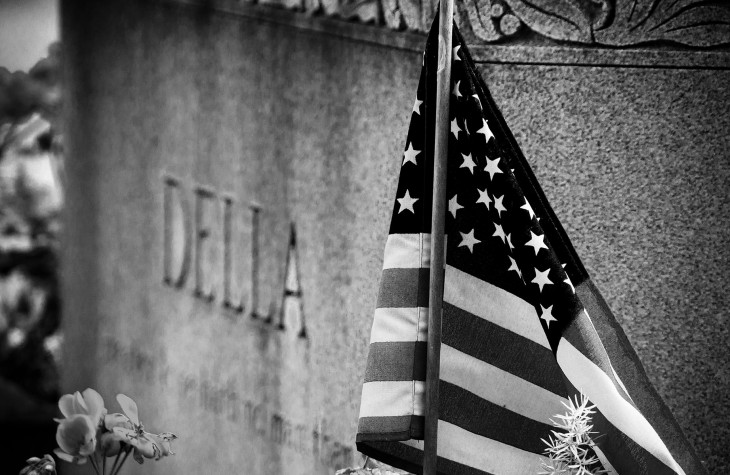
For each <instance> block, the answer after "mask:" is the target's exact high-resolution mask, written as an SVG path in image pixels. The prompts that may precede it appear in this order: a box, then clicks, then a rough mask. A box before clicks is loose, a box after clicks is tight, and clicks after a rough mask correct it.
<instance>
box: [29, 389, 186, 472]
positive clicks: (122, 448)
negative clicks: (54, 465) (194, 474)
mask: <svg viewBox="0 0 730 475" xmlns="http://www.w3.org/2000/svg"><path fill="white" fill-rule="evenodd" d="M117 402H118V403H119V406H120V407H121V409H122V412H123V414H122V413H114V414H109V413H108V412H107V410H106V408H105V407H104V400H103V399H102V397H101V395H100V394H99V393H98V392H96V391H94V390H93V389H90V388H89V389H86V390H85V391H84V392H83V393H79V392H78V391H77V392H75V393H74V394H65V395H63V396H61V399H59V401H58V407H59V409H60V410H61V414H63V417H64V418H63V419H56V422H58V429H57V430H56V442H57V443H58V446H59V448H58V449H56V450H55V451H54V453H55V454H56V456H57V457H58V458H59V459H61V460H64V461H66V462H70V463H76V464H85V463H86V462H87V461H88V462H89V463H90V465H91V466H92V467H93V469H94V472H95V473H96V474H97V475H116V474H118V473H119V471H120V470H121V468H122V466H123V465H124V462H125V461H126V460H127V457H128V456H129V454H130V453H131V454H132V457H133V458H134V460H136V461H137V462H138V463H143V462H144V459H145V458H148V459H154V460H159V459H161V458H162V457H165V456H167V455H170V454H173V452H172V449H171V447H170V444H171V442H172V441H173V440H175V439H176V438H177V436H175V435H174V434H172V433H170V432H162V433H160V434H152V433H150V432H147V431H145V430H144V426H143V425H142V424H141V423H140V421H139V415H138V414H139V413H138V411H137V404H136V403H135V402H134V401H133V400H132V398H130V397H128V396H125V395H124V394H118V395H117ZM46 457H48V458H49V459H50V457H49V456H46ZM112 457H113V458H114V459H113V461H112V462H111V464H109V467H107V465H108V464H107V459H110V458H112ZM43 461H44V459H29V461H28V462H29V464H31V462H33V463H35V464H38V462H43ZM44 466H45V467H47V466H48V464H47V463H46V465H44ZM107 468H109V470H108V471H107ZM26 469H28V467H27V468H26ZM54 472H55V470H54ZM21 473H33V472H30V471H29V472H21ZM38 473H42V472H38ZM50 473H53V472H50Z"/></svg>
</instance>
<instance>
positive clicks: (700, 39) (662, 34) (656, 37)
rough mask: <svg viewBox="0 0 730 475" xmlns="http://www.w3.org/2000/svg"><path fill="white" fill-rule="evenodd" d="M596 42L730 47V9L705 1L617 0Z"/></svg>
mask: <svg viewBox="0 0 730 475" xmlns="http://www.w3.org/2000/svg"><path fill="white" fill-rule="evenodd" d="M595 37H596V41H597V42H598V43H601V44H606V45H612V46H629V45H638V44H642V43H648V42H655V41H666V42H673V43H679V44H683V45H688V46H694V47H709V46H718V45H726V44H730V5H728V4H727V2H713V3H710V2H707V1H704V0H617V1H616V5H615V9H614V15H613V21H612V22H611V24H610V25H608V27H607V28H605V29H602V30H599V31H596V32H595Z"/></svg>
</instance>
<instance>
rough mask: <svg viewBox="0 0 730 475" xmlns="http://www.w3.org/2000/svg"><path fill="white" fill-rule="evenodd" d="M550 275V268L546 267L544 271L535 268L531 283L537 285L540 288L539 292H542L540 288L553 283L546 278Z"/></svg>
mask: <svg viewBox="0 0 730 475" xmlns="http://www.w3.org/2000/svg"><path fill="white" fill-rule="evenodd" d="M549 273H550V268H549V267H548V268H547V269H545V270H544V271H539V270H537V267H536V268H535V278H534V279H532V283H534V284H537V285H539V286H540V292H542V288H543V287H544V286H546V285H551V284H552V283H553V282H552V281H551V280H550V279H549V278H548V274H549Z"/></svg>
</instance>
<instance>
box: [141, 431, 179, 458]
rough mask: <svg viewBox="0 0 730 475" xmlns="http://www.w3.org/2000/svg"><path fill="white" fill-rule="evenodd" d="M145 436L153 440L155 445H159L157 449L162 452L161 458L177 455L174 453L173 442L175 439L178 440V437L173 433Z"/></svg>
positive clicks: (146, 434)
mask: <svg viewBox="0 0 730 475" xmlns="http://www.w3.org/2000/svg"><path fill="white" fill-rule="evenodd" d="M145 436H147V438H149V439H150V440H152V442H154V443H155V444H157V448H158V449H159V450H160V457H165V456H167V455H175V452H173V451H172V444H171V442H172V441H173V440H175V439H177V436H176V435H175V434H173V433H171V432H163V433H161V434H150V433H149V432H148V433H145Z"/></svg>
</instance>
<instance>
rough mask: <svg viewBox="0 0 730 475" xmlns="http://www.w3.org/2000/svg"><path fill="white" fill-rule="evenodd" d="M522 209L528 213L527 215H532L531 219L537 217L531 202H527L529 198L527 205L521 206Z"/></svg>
mask: <svg viewBox="0 0 730 475" xmlns="http://www.w3.org/2000/svg"><path fill="white" fill-rule="evenodd" d="M520 209H524V210H525V211H527V214H529V215H530V219H532V218H534V217H535V212H534V211H532V206H530V202H529V201H527V198H525V204H523V205H522V206H520Z"/></svg>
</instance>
